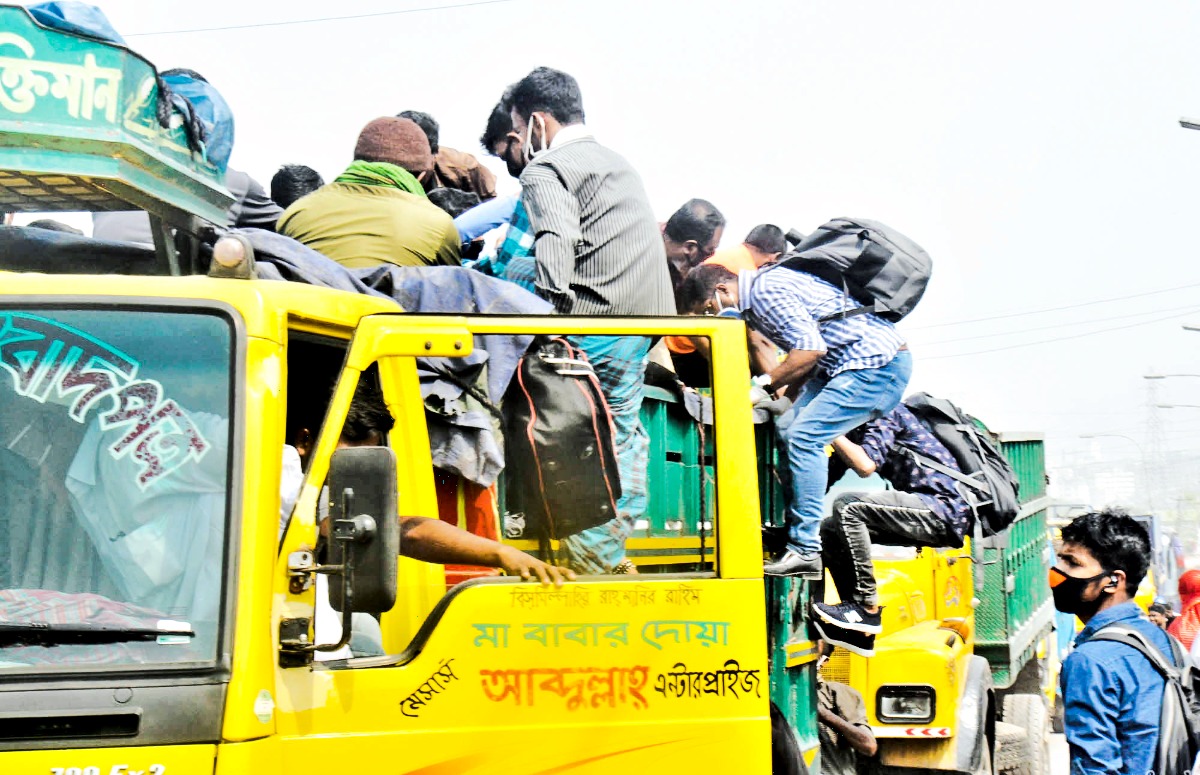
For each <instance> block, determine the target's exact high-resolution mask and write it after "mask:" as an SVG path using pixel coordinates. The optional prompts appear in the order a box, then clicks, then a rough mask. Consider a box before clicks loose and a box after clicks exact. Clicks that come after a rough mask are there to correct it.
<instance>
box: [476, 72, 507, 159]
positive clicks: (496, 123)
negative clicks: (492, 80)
mask: <svg viewBox="0 0 1200 775" xmlns="http://www.w3.org/2000/svg"><path fill="white" fill-rule="evenodd" d="M515 88H516V84H512V85H510V86H509V87H508V88H506V89H505V90H504V94H502V95H500V101H499V102H497V103H496V107H494V108H492V113H491V115H490V116H488V120H487V128H486V129H484V130H483V134H481V135H480V136H479V144H480V145H482V146H483V149H484V150H485V151H487V152H488V153H490V154H492V155H493V156H495V155H496V152H495V148H496V146H497V145H499V144H500V141H501V140H503V139H504V138H505V136H506V135H507V134H508V133H509V132H511V131H512V128H513V123H512V94H513V90H514V89H515Z"/></svg>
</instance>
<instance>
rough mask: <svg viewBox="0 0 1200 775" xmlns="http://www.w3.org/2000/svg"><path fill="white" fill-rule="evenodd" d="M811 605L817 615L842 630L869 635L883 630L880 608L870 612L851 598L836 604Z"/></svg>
mask: <svg viewBox="0 0 1200 775" xmlns="http://www.w3.org/2000/svg"><path fill="white" fill-rule="evenodd" d="M812 607H813V611H815V612H816V614H817V616H819V617H821V618H822V619H824V620H825V621H827V622H829V623H830V624H832V625H835V626H837V627H841V628H842V629H843V630H854V631H855V632H865V633H869V634H871V635H878V634H879V633H881V632H883V618H882V617H881V616H880V613H881V612H882V611H883V609H882V608H881V609H879V611H876V612H875V613H870V612H869V611H867V610H866V609H865V608H863V607H862V606H861V605H859V604H858V603H856V602H854V601H853V600H851V601H850V602H848V603H838V604H837V605H830V604H829V603H813V604H812Z"/></svg>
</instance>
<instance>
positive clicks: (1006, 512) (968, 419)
mask: <svg viewBox="0 0 1200 775" xmlns="http://www.w3.org/2000/svg"><path fill="white" fill-rule="evenodd" d="M904 405H905V406H906V407H908V409H909V410H910V411H911V412H912V413H913V414H915V415H916V416H917V419H919V420H920V421H921V423H922V424H923V425H924V426H925V427H926V428H928V429H929V432H930V433H932V434H933V435H934V437H935V438H936V439H937V440H938V441H940V442H941V443H942V445H943V446H944V447H946V449H947V450H949V451H950V454H951V455H952V456H953V457H954V461H955V462H956V463H958V467H959V471H954V470H952V469H949V468H946V467H944V466H939V465H938V464H937V463H935V462H934V461H931V460H927V459H925V458H923V457H920V456H918V459H917V462H918V463H920V464H921V465H924V466H927V467H929V468H934V469H936V470H939V471H941V472H942V473H944V474H946V475H947V476H949V477H951V478H952V479H955V480H956V481H958V482H959V483H960V484H961V485H962V487H960V488H959V489H960V490H961V491H962V492H963V495H964V497H966V498H967V500H968V502H970V503H971V509H972V511H974V512H975V516H976V519H977V521H978V522H979V526H980V527H981V528H982V529H983V535H984V536H992V535H996V534H997V533H1002V532H1004V530H1005V528H1007V527H1008V526H1009V525H1011V524H1012V522H1013V520H1014V519H1016V518H1017V513H1018V512H1019V511H1020V510H1021V503H1020V500H1018V497H1017V495H1018V490H1019V488H1020V483H1019V482H1018V481H1017V475H1016V473H1015V472H1014V471H1013V468H1012V465H1011V464H1009V462H1008V460H1007V459H1006V458H1005V457H1004V455H1003V454H1001V453H1000V450H999V449H997V448H996V445H995V444H993V443H992V440H991V439H989V438H988V436H987V434H986V433H985V432H984V431H983V430H982V428H981V425H982V424H981V423H977V421H976V420H975V418H974V417H972V416H971V415H969V414H967V413H966V412H964V411H963V410H961V409H959V408H958V407H957V406H955V405H954V404H952V403H951V402H949V401H947V400H946V399H944V398H934V397H933V396H931V395H929V394H928V393H914V394H913V395H911V396H909V397H908V398H906V399H904Z"/></svg>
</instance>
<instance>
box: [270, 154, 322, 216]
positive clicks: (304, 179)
mask: <svg viewBox="0 0 1200 775" xmlns="http://www.w3.org/2000/svg"><path fill="white" fill-rule="evenodd" d="M323 185H325V181H324V180H322V179H321V173H319V172H317V171H316V170H314V169H313V168H312V167H306V166H305V165H303V164H285V165H283V166H282V167H280V168H279V169H278V170H277V171H276V172H275V175H274V176H273V177H272V178H271V199H273V200H274V201H275V204H277V205H279V206H280V207H282V208H283V209H284V210H286V209H288V208H289V207H291V206H292V202H295V201H296V200H297V199H301V198H302V197H305V196H308V195H309V194H311V193H312V192H314V191H316V190H317V189H318V188H320V187H321V186H323Z"/></svg>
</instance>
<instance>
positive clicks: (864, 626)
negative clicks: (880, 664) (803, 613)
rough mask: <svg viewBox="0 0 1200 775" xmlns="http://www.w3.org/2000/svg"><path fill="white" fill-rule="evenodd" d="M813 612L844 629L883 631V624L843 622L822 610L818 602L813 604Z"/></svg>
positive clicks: (866, 631) (863, 631)
mask: <svg viewBox="0 0 1200 775" xmlns="http://www.w3.org/2000/svg"><path fill="white" fill-rule="evenodd" d="M812 610H813V612H814V613H815V614H816V615H817V616H819V617H821V618H822V619H824V620H825V621H827V622H829V623H830V624H832V625H833V626H834V627H841V628H842V629H843V630H854V631H855V632H862V633H866V634H867V635H879V634H880V633H882V632H883V624H882V623H881V624H856V623H854V622H843V621H841V620H840V619H835V618H833V617H832V616H830V615H829V614H827V613H825V612H824V611H823V610H821V609H820V608H819V607H818V606H817V605H816V604H813V606H812Z"/></svg>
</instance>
